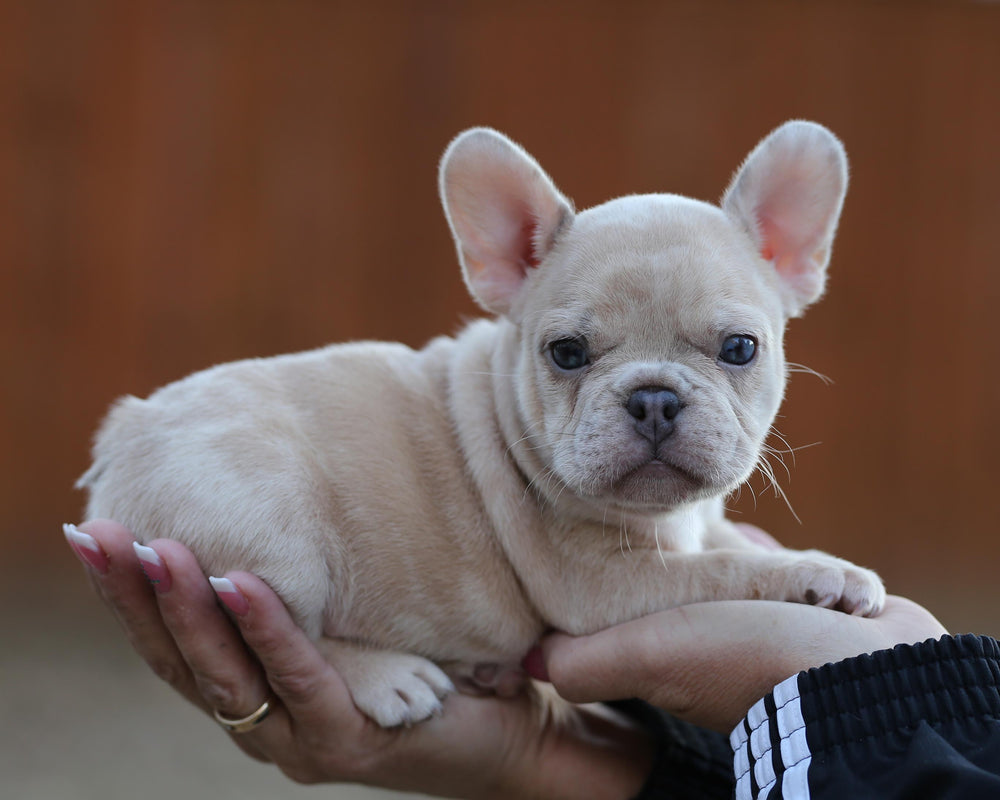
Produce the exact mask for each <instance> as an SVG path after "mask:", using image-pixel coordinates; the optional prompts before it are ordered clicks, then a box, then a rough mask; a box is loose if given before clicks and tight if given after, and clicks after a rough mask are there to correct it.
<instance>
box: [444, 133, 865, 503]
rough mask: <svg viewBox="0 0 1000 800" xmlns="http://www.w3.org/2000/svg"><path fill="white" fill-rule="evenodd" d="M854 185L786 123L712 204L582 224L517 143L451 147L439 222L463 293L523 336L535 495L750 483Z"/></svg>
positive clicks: (519, 383) (604, 214) (638, 209)
mask: <svg viewBox="0 0 1000 800" xmlns="http://www.w3.org/2000/svg"><path fill="white" fill-rule="evenodd" d="M776 137H777V139H776ZM463 142H464V144H463ZM803 179H805V185H804V186H803ZM845 187H846V170H845V167H844V159H843V151H842V149H841V148H840V145H839V143H838V142H837V141H836V139H834V138H833V137H832V135H831V134H829V133H828V132H826V131H825V129H822V128H819V126H814V125H810V124H807V123H789V125H786V126H784V127H783V128H781V129H779V130H778V131H776V132H775V133H774V134H772V136H771V137H769V139H767V140H765V141H764V142H762V143H761V145H760V146H759V147H758V149H757V150H755V151H754V153H753V154H751V157H750V158H749V159H748V160H747V162H746V164H745V165H744V167H743V168H742V170H741V171H740V172H739V174H738V175H737V176H736V178H735V179H734V181H733V184H732V185H731V187H730V189H729V190H728V192H727V194H726V197H725V198H724V200H723V204H722V207H721V208H719V207H716V206H712V205H709V204H706V203H701V202H698V201H695V200H690V199H687V198H684V197H679V196H676V195H646V196H631V197H624V198H620V199H618V200H613V201H611V202H608V203H605V204H603V205H601V206H597V207H595V208H592V209H589V210H587V211H584V212H582V213H580V214H574V213H573V211H572V210H571V208H570V206H569V203H568V202H567V201H566V200H565V199H564V198H563V197H562V195H560V194H559V193H558V191H557V190H556V189H555V187H554V186H553V185H552V184H551V181H550V180H549V179H548V178H547V176H545V174H544V173H543V172H541V170H540V169H539V168H538V166H537V164H535V163H534V162H533V161H532V160H531V159H530V157H529V156H527V155H526V154H524V153H523V151H521V150H520V149H519V148H517V147H516V146H515V145H513V144H512V143H510V142H509V141H508V140H506V139H504V138H502V137H500V135H499V134H496V133H495V132H492V131H484V130H477V131H471V132H468V133H467V134H464V135H463V137H459V139H457V140H456V142H455V143H453V145H452V147H451V148H450V149H449V151H448V153H446V156H445V159H444V161H443V164H442V194H443V197H444V202H445V208H446V210H447V212H448V216H449V221H450V222H451V224H452V228H453V231H454V232H455V236H456V241H457V243H458V247H459V253H460V258H461V260H462V263H463V268H464V270H465V275H466V278H467V281H468V283H469V286H470V289H471V290H472V292H473V294H474V296H475V297H476V298H477V299H478V300H479V301H480V302H481V303H482V304H483V305H484V306H486V307H487V308H488V309H490V310H492V311H495V312H498V313H500V314H503V315H504V316H506V317H507V318H508V319H509V320H510V321H511V322H512V323H513V324H514V325H515V326H516V327H517V332H518V336H517V341H518V345H519V352H518V353H517V355H516V358H515V359H514V360H515V363H516V365H517V366H516V379H515V388H516V392H517V402H518V412H519V415H520V417H521V419H522V421H523V424H524V427H525V435H526V440H525V441H526V444H527V446H529V447H530V448H532V451H533V453H534V456H535V458H537V459H538V460H540V462H541V463H542V464H543V465H544V468H545V475H543V476H540V478H541V479H540V480H539V482H538V483H539V487H540V488H541V489H542V490H543V491H545V490H546V489H547V488H550V487H551V488H552V491H554V492H564V491H565V490H566V489H568V490H569V491H570V492H571V493H572V494H573V495H574V496H576V497H578V498H582V499H585V500H589V501H594V503H595V504H596V506H598V507H602V508H606V507H608V506H609V505H610V506H614V507H620V508H624V509H632V510H637V511H649V512H655V511H663V510H668V509H672V508H675V507H677V506H679V505H681V504H683V503H684V502H687V501H691V500H696V499H700V498H703V497H707V496H713V495H722V494H728V493H729V492H731V491H732V490H734V489H735V488H736V487H737V486H738V485H739V484H740V483H741V482H743V481H744V480H746V478H747V477H749V475H750V473H751V472H752V471H753V469H754V467H755V465H756V463H757V460H758V458H759V455H760V450H761V446H762V444H763V441H764V437H765V436H766V435H767V432H768V430H769V428H770V425H771V423H772V421H773V419H774V416H775V414H776V412H777V409H778V405H779V403H780V401H781V397H782V394H783V390H784V384H785V363H784V357H783V351H782V336H783V331H784V327H785V323H786V321H787V319H788V318H789V317H790V316H794V315H797V314H798V313H801V311H802V309H803V308H804V307H805V306H806V305H807V304H808V303H809V302H811V301H812V300H814V299H816V297H818V295H819V294H820V293H821V291H822V287H823V275H824V272H825V267H826V263H827V260H828V257H829V251H830V244H831V242H832V237H833V231H834V228H835V225H836V219H837V216H838V215H839V211H840V205H841V203H842V199H843V193H844V189H845ZM805 207H809V208H808V209H806V208H805ZM806 211H808V212H809V213H806ZM803 218H804V220H803ZM806 228H808V229H809V230H805V229H806Z"/></svg>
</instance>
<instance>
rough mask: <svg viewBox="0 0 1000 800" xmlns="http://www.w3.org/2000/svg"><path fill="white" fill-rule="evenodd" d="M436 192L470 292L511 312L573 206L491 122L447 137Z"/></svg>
mask: <svg viewBox="0 0 1000 800" xmlns="http://www.w3.org/2000/svg"><path fill="white" fill-rule="evenodd" d="M440 191H441V203H442V204H443V205H444V212H445V216H446V217H447V218H448V224H449V225H450V226H451V232H452V235H453V236H454V237H455V244H456V246H457V247H458V258H459V261H460V262H461V264H462V274H463V275H464V276H465V282H466V284H467V285H468V287H469V291H470V293H471V294H472V296H473V297H474V298H475V299H476V301H477V302H478V303H479V304H480V305H481V306H482V307H483V308H485V309H486V310H487V311H492V312H493V313H495V314H506V313H508V312H509V311H510V309H511V305H512V303H513V301H514V298H515V297H516V296H517V294H518V291H519V289H520V288H521V284H522V282H523V281H524V279H525V277H526V276H527V275H528V272H529V270H532V269H534V268H535V267H537V266H538V265H539V264H540V263H541V262H542V261H543V260H544V258H545V256H546V255H547V254H548V252H549V250H551V249H552V245H553V244H554V242H555V240H556V236H557V235H558V234H559V232H560V231H561V230H563V229H564V228H565V227H567V226H568V225H569V223H570V222H571V221H572V218H573V208H572V205H571V204H570V202H569V201H568V200H567V199H566V198H565V197H563V195H562V194H561V193H560V192H559V190H558V189H556V187H555V184H553V183H552V179H551V178H549V176H548V175H546V174H545V172H544V171H543V170H542V168H541V167H540V166H538V163H537V162H536V161H535V159H533V158H532V157H531V156H530V155H528V154H527V153H526V152H525V151H524V150H522V149H521V148H520V147H518V146H517V145H516V144H514V142H512V141H511V140H510V139H508V138H507V137H506V136H504V135H503V134H502V133H498V132H497V131H495V130H492V129H490V128H472V129H470V130H467V131H465V132H464V133H461V134H459V135H458V137H457V138H456V139H455V140H454V141H453V142H452V143H451V145H450V146H449V147H448V149H447V150H446V151H445V153H444V156H443V157H442V159H441V170H440Z"/></svg>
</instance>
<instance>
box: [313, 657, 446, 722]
mask: <svg viewBox="0 0 1000 800" xmlns="http://www.w3.org/2000/svg"><path fill="white" fill-rule="evenodd" d="M324 650H325V655H326V657H327V660H328V661H330V663H331V664H332V665H333V666H334V668H335V669H336V670H337V672H339V673H340V675H341V677H342V678H343V679H344V682H345V683H346V684H347V687H348V689H350V691H351V698H352V699H353V700H354V704H355V705H356V706H357V707H358V709H359V710H360V711H361V712H362V713H364V714H365V715H366V716H368V717H370V718H371V719H373V720H374V721H375V722H377V723H378V724H379V725H381V726H382V727H383V728H394V727H396V726H399V725H413V724H415V723H417V722H422V721H423V720H425V719H428V718H430V717H432V716H434V715H436V714H440V713H441V710H442V706H441V701H442V700H444V698H445V697H447V696H448V695H449V694H451V693H452V692H454V691H455V686H454V684H453V683H452V682H451V679H450V678H449V677H448V676H447V675H445V673H444V672H443V671H442V670H441V669H440V668H439V667H438V666H437V665H435V664H434V663H433V662H431V661H428V660H427V659H426V658H423V657H422V656H416V655H411V654H409V653H399V652H395V651H389V650H371V649H367V648H363V647H358V646H356V645H352V644H346V643H342V642H334V641H332V640H329V646H327V647H326V648H324Z"/></svg>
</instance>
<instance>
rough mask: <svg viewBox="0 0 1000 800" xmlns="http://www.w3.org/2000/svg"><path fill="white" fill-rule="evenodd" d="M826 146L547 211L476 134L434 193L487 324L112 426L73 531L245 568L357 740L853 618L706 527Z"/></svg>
mask: <svg viewBox="0 0 1000 800" xmlns="http://www.w3.org/2000/svg"><path fill="white" fill-rule="evenodd" d="M846 184H847V169H846V160H845V155H844V151H843V148H842V146H841V144H840V143H839V141H838V140H837V139H836V138H835V137H834V136H833V135H832V134H831V133H830V132H829V131H827V130H826V129H825V128H823V127H821V126H819V125H816V124H813V123H808V122H789V123H787V124H785V125H783V126H782V127H780V128H778V129H777V130H775V131H774V132H773V133H772V134H770V135H769V136H768V137H767V138H766V139H764V141H762V142H761V143H760V144H759V145H758V146H757V148H756V149H755V150H754V151H753V152H752V153H751V154H750V156H749V157H748V158H747V160H746V162H745V163H744V164H743V166H742V167H741V168H740V169H739V170H738V172H737V173H736V176H735V177H734V179H733V181H732V183H731V184H730V186H729V188H728V189H727V190H726V192H725V195H724V197H723V199H722V203H721V207H718V206H713V205H709V204H706V203H702V202H699V201H696V200H691V199H687V198H685V197H680V196H677V195H669V194H653V195H641V196H629V197H622V198H619V199H617V200H612V201H610V202H608V203H605V204H603V205H600V206H597V207H595V208H592V209H589V210H587V211H583V212H580V213H576V212H575V211H574V209H573V207H572V205H571V204H570V202H569V201H568V200H567V199H566V198H565V197H564V196H563V195H562V194H561V193H560V192H559V190H558V189H557V188H556V187H555V185H554V184H553V183H552V181H551V180H550V178H549V177H548V176H547V175H546V174H545V172H543V171H542V169H541V168H540V167H539V165H538V164H537V163H536V162H535V161H534V160H533V159H532V158H531V157H530V156H529V155H528V154H527V153H525V152H524V151H523V150H522V149H521V148H520V147H518V146H517V145H516V144H514V143H513V142H511V141H510V140H508V139H507V138H506V137H504V136H503V135H501V134H499V133H497V132H496V131H493V130H489V129H485V128H477V129H473V130H469V131H466V132H464V133H463V134H461V135H460V136H459V137H458V138H457V139H455V140H454V141H453V142H452V143H451V145H450V147H448V149H447V151H446V152H445V154H444V157H443V159H442V162H441V168H440V191H441V198H442V202H443V204H444V209H445V214H446V216H447V219H448V223H449V225H450V226H451V230H452V233H453V234H454V238H455V243H456V245H457V248H458V257H459V261H460V262H461V265H462V271H463V275H464V276H465V280H466V282H467V284H468V288H469V291H470V292H471V293H472V295H473V297H474V298H475V299H476V300H477V301H478V302H479V303H480V304H481V305H482V306H483V307H484V308H485V309H486V310H487V311H489V312H492V313H493V315H495V318H494V319H492V320H481V321H478V322H474V323H473V324H471V325H469V326H468V327H467V328H465V329H464V330H463V331H462V332H461V333H459V334H458V335H457V336H456V337H454V338H438V339H435V340H433V341H432V342H430V344H428V345H427V346H426V347H425V348H424V349H423V350H419V351H414V350H411V349H409V348H407V347H404V346H403V345H400V344H382V343H371V342H361V343H353V344H344V345H337V346H332V347H327V348H324V349H321V350H315V351H312V352H307V353H301V354H296V355H287V356H281V357H278V358H270V359H262V360H261V359H257V360H247V361H240V362H237V363H232V364H225V365H222V366H217V367H214V368H212V369H209V370H206V371H204V372H199V373H196V374H194V375H192V376H190V377H188V378H185V379H184V380H181V381H178V382H177V383H173V384H171V385H169V386H167V387H165V388H163V389H160V390H159V391H157V392H155V393H154V394H152V395H151V396H150V397H149V398H148V399H146V400H139V399H137V398H135V397H125V398H124V399H122V400H120V401H119V402H118V403H117V404H116V405H115V406H114V407H113V409H112V410H111V412H110V414H109V416H108V417H107V419H106V420H105V422H104V424H103V427H102V428H101V429H100V431H99V433H98V435H97V437H96V443H95V446H94V463H93V466H92V467H91V468H90V469H89V471H88V472H87V473H86V474H85V475H84V476H83V477H82V478H81V479H80V481H79V484H78V485H79V486H82V487H86V488H87V489H88V490H89V492H90V500H89V505H88V507H87V514H88V516H90V517H111V518H114V519H117V520H119V521H121V522H122V523H124V524H125V525H127V526H129V527H130V528H131V529H132V530H133V531H134V532H135V533H136V535H137V536H138V537H139V539H140V540H141V541H144V542H148V541H150V540H152V539H155V538H157V537H169V538H174V539H178V540H180V541H182V542H184V543H185V544H186V545H188V546H189V547H190V548H191V549H192V550H193V551H194V553H195V554H196V555H197V557H198V558H199V560H200V563H201V564H202V566H203V567H204V569H205V570H206V571H207V572H209V573H210V574H214V575H221V574H222V573H224V572H226V571H227V570H233V569H243V570H249V571H251V572H254V573H256V574H257V575H259V576H261V577H262V578H263V579H264V580H265V581H267V582H268V583H269V584H270V585H271V586H272V587H273V588H274V589H275V590H276V591H277V592H278V593H279V594H280V595H281V597H282V598H283V599H284V601H285V603H286V604H287V605H288V607H289V609H290V610H291V612H292V613H293V615H294V617H295V619H296V620H297V622H298V623H299V624H300V625H301V626H302V627H303V628H304V629H305V630H306V631H307V632H308V633H309V635H310V636H312V637H314V638H315V639H316V640H317V641H318V642H319V645H320V647H321V648H322V649H323V650H324V651H325V653H326V655H327V657H328V658H329V659H330V661H331V662H332V663H333V664H334V665H335V666H336V668H337V669H338V670H339V672H340V673H341V674H342V675H343V677H344V679H345V681H346V682H347V684H348V686H349V687H350V690H351V693H352V696H353V698H354V701H355V703H356V704H357V706H358V707H359V708H360V709H361V710H362V711H363V712H364V713H365V714H367V715H368V716H370V717H371V718H372V719H374V720H376V721H377V722H378V723H379V724H380V725H383V726H394V725H399V724H408V723H413V722H416V721H419V720H422V719H425V718H426V717H428V716H430V715H431V714H433V713H435V712H437V711H439V709H440V707H441V699H442V698H443V697H444V696H445V695H446V694H447V693H448V692H450V691H452V690H453V688H454V684H455V683H456V682H457V683H459V684H460V685H464V686H472V685H474V684H475V682H476V678H479V680H480V682H481V681H482V677H483V673H484V672H487V673H488V672H491V670H485V671H484V670H479V671H478V674H477V673H476V670H475V667H476V665H483V664H490V665H517V664H518V662H519V660H520V659H521V657H522V656H523V655H524V653H525V652H526V651H527V650H528V649H529V648H530V647H531V645H532V644H533V643H534V642H535V641H536V640H537V639H538V638H539V636H540V635H541V634H542V633H543V632H544V631H546V630H548V629H558V630H562V631H566V632H568V633H571V634H586V633H590V632H593V631H596V630H598V629H601V628H605V627H607V626H609V625H614V624H616V623H620V622H624V621H626V620H630V619H633V618H635V617H638V616H640V615H643V614H649V613H651V612H655V611H660V610H663V609H667V608H670V607H673V606H678V605H682V604H685V603H693V602H698V601H703V600H723V599H748V598H764V599H770V600H789V601H793V602H801V603H814V604H818V605H823V606H830V607H837V608H840V609H843V610H844V611H847V612H852V613H856V614H867V615H870V614H877V613H878V612H879V610H880V609H881V608H882V605H883V602H884V600H885V592H884V589H883V587H882V584H881V582H880V580H879V578H878V577H877V576H876V575H875V574H874V573H872V572H870V571H868V570H865V569H860V568H858V567H855V566H853V565H851V564H849V563H847V562H845V561H842V560H839V559H836V558H834V557H832V556H829V555H825V554H823V553H819V552H815V551H809V552H792V551H774V550H765V549H762V548H760V547H757V546H755V545H754V544H752V543H750V542H749V541H747V540H746V539H745V538H744V537H743V536H741V535H740V534H739V533H738V532H737V531H736V530H735V529H734V527H733V525H732V524H731V523H730V522H728V521H727V520H726V519H725V517H724V515H723V511H724V509H723V501H724V499H725V498H726V496H727V495H729V494H730V493H731V492H733V490H735V489H736V488H737V487H738V486H739V485H740V484H741V483H743V482H744V481H745V480H746V479H747V478H748V477H749V476H750V474H751V473H752V472H753V470H754V469H755V467H756V465H757V464H758V459H759V458H760V455H761V447H762V444H763V441H764V438H765V436H766V435H767V433H768V430H769V429H770V426H771V424H772V421H773V420H774V416H775V413H776V412H777V410H778V405H779V402H780V401H781V398H782V394H783V391H784V386H785V380H786V372H787V369H786V365H785V361H784V357H783V350H782V336H783V333H784V329H785V323H786V321H787V320H788V319H789V318H791V317H796V316H798V315H799V314H801V313H802V311H803V310H804V309H805V308H806V307H807V306H808V305H809V304H810V303H812V302H813V301H814V300H816V299H817V298H818V297H819V296H820V294H821V293H822V291H823V286H824V279H825V273H826V267H827V262H828V261H829V258H830V250H831V246H832V242H833V237H834V232H835V229H836V225H837V221H838V218H839V215H840V209H841V205H842V202H843V198H844V192H845V189H846Z"/></svg>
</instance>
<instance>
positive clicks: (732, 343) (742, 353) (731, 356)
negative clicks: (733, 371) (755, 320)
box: [719, 334, 757, 367]
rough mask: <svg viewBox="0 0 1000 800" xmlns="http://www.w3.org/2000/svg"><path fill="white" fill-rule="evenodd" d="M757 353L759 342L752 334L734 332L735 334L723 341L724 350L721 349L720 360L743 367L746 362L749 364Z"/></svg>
mask: <svg viewBox="0 0 1000 800" xmlns="http://www.w3.org/2000/svg"><path fill="white" fill-rule="evenodd" d="M756 353H757V342H756V340H755V339H754V338H753V337H752V336H746V335H745V334H734V335H733V336H728V337H726V341H724V342H723V343H722V350H720V351H719V360H720V361H725V362H726V363H727V364H732V365H734V366H737V367H741V366H743V365H744V364H749V363H750V361H752V360H753V357H754V355H755V354H756Z"/></svg>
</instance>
